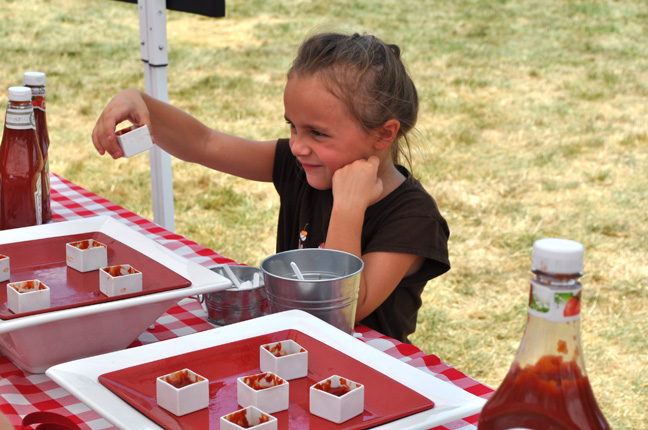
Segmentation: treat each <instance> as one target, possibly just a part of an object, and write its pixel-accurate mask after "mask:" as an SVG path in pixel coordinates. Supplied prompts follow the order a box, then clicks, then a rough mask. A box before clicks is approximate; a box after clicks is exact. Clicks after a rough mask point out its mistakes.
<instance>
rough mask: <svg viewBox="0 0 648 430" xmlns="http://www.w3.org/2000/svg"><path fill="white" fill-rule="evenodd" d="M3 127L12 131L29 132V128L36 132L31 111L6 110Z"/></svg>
mask: <svg viewBox="0 0 648 430" xmlns="http://www.w3.org/2000/svg"><path fill="white" fill-rule="evenodd" d="M5 125H6V126H7V128H11V129H14V130H29V129H30V128H33V129H34V130H36V121H35V119H34V111H33V109H30V110H18V109H11V108H7V117H6V119H5Z"/></svg>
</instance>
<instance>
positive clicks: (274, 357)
mask: <svg viewBox="0 0 648 430" xmlns="http://www.w3.org/2000/svg"><path fill="white" fill-rule="evenodd" d="M259 367H260V368H261V371H262V372H273V373H275V374H277V375H279V376H280V377H282V378H283V379H285V380H286V381H290V380H291V379H297V378H303V377H305V376H306V375H307V374H308V351H306V350H305V349H304V348H302V347H301V345H299V344H298V343H297V342H295V341H294V340H290V339H287V340H282V341H281V342H275V343H267V344H265V345H261V346H260V347H259Z"/></svg>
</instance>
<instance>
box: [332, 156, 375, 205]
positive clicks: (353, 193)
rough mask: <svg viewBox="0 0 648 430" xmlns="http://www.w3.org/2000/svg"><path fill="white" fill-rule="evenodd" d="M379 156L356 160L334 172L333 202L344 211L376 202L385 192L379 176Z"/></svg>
mask: <svg viewBox="0 0 648 430" xmlns="http://www.w3.org/2000/svg"><path fill="white" fill-rule="evenodd" d="M379 166H380V161H379V159H378V157H376V156H371V157H369V159H367V160H356V161H354V162H353V163H351V164H347V165H346V166H344V167H342V168H340V169H338V170H336V171H335V173H334V174H333V202H334V203H333V204H334V205H335V206H337V208H338V209H341V210H343V211H347V210H352V211H357V210H361V211H362V213H363V214H364V211H365V209H367V207H369V206H370V205H371V204H372V203H374V202H375V201H376V200H378V198H379V197H380V195H381V194H382V192H383V183H382V180H381V179H380V178H379V177H378V167H379Z"/></svg>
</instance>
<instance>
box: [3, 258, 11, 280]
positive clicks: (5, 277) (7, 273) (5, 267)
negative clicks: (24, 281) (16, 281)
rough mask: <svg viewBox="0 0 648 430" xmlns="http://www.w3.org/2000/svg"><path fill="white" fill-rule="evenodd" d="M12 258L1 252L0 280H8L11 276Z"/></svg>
mask: <svg viewBox="0 0 648 430" xmlns="http://www.w3.org/2000/svg"><path fill="white" fill-rule="evenodd" d="M9 262H10V258H9V257H8V256H6V255H2V254H0V282H4V281H8V280H9V278H11V267H10V266H9Z"/></svg>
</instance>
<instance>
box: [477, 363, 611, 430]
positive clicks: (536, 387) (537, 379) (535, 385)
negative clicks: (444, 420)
mask: <svg viewBox="0 0 648 430" xmlns="http://www.w3.org/2000/svg"><path fill="white" fill-rule="evenodd" d="M481 417H482V418H485V417H487V418H486V419H483V420H480V422H479V429H480V430H489V429H493V430H496V429H509V428H514V427H517V428H530V429H543V430H571V429H605V428H608V427H607V422H606V421H605V418H604V417H603V414H602V413H601V410H600V409H599V406H598V404H597V403H596V399H595V398H594V393H593V392H592V388H591V386H590V383H589V379H588V378H587V376H583V374H582V372H581V370H580V367H579V366H578V364H577V363H576V362H575V361H563V357H561V356H558V355H546V356H544V357H542V358H541V359H540V360H539V361H538V362H537V363H536V364H535V365H529V366H525V367H524V368H520V367H519V366H517V365H516V366H513V367H511V369H510V370H509V373H508V375H507V376H506V378H504V381H503V382H502V384H501V385H500V387H499V388H498V389H497V392H496V395H493V397H492V398H491V399H490V400H489V402H488V404H487V405H486V406H485V407H484V409H483V410H482V412H481Z"/></svg>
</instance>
